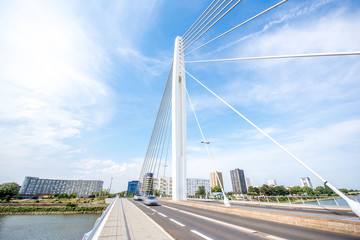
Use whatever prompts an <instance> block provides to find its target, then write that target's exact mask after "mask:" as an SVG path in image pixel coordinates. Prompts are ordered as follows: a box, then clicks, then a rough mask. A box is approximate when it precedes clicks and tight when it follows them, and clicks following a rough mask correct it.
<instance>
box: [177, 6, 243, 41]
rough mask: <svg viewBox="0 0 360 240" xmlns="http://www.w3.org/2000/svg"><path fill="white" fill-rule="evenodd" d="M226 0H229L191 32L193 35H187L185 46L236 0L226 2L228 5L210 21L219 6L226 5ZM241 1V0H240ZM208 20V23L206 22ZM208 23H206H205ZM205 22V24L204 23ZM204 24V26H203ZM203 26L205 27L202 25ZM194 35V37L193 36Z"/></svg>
mask: <svg viewBox="0 0 360 240" xmlns="http://www.w3.org/2000/svg"><path fill="white" fill-rule="evenodd" d="M226 1H227V0H224V1H223V2H222V3H221V4H220V5H219V6H218V7H217V8H216V9H215V10H214V11H213V12H212V13H211V14H210V15H209V16H208V17H207V18H206V19H205V20H204V22H203V23H202V24H200V25H199V26H198V27H197V29H195V30H194V32H193V33H192V34H191V35H189V36H188V37H186V38H185V39H184V41H185V44H184V46H186V45H187V44H188V43H189V42H190V41H191V40H193V39H194V38H195V37H196V36H197V35H198V34H199V33H201V31H202V30H203V29H204V28H205V27H206V26H208V25H209V24H210V23H211V22H212V21H213V20H214V19H215V18H216V17H217V16H218V15H219V14H220V13H221V12H222V11H224V10H225V8H227V7H228V6H229V5H230V4H231V3H232V2H233V1H234V0H230V2H228V4H226V6H225V7H223V8H222V9H221V10H220V11H219V12H218V13H217V14H216V15H215V16H214V17H213V18H212V19H210V21H208V19H209V18H210V17H212V16H213V15H214V14H215V13H216V12H217V11H218V10H219V8H220V7H221V6H222V5H224V4H225V3H226ZM240 1H241V0H240ZM206 22H207V23H206ZM205 23H206V24H205ZM204 24H205V25H204ZM203 25H204V26H203ZM202 26H203V27H202ZM200 27H202V28H201V29H200V30H198V29H199V28H200ZM194 33H196V34H194ZM191 36H192V37H191ZM190 37H191V38H190ZM188 38H190V39H188Z"/></svg>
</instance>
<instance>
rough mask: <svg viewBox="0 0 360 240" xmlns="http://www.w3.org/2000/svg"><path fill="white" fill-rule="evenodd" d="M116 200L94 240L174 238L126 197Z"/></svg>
mask: <svg viewBox="0 0 360 240" xmlns="http://www.w3.org/2000/svg"><path fill="white" fill-rule="evenodd" d="M115 201H116V202H115V203H114V205H113V206H112V207H111V209H110V210H109V212H108V214H107V216H106V217H105V218H104V220H103V224H102V225H101V226H100V227H99V229H98V230H97V231H96V233H95V235H94V237H93V238H92V239H93V240H94V239H95V240H97V239H98V240H130V239H139V240H142V239H144V240H145V239H150V240H151V239H160V240H162V239H164V240H165V239H166V240H168V239H173V238H172V237H171V236H170V235H169V234H168V233H166V232H165V231H164V230H163V229H162V228H161V227H160V226H159V225H158V224H157V223H155V222H154V221H153V220H152V219H150V218H149V217H148V216H147V215H145V214H144V213H143V212H142V211H141V210H140V209H139V208H137V207H136V206H135V205H134V204H133V203H131V202H130V201H129V200H127V199H126V198H119V199H116V200H115Z"/></svg>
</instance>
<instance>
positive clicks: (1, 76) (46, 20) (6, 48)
mask: <svg viewBox="0 0 360 240" xmlns="http://www.w3.org/2000/svg"><path fill="white" fill-rule="evenodd" d="M0 16H1V17H0V24H1V28H0V52H1V55H0V65H1V66H2V70H1V72H0V84H1V87H0V96H1V101H0V122H1V127H0V132H1V133H2V134H1V135H0V143H1V148H0V156H2V159H6V160H7V161H9V160H11V159H17V158H19V157H23V158H26V157H27V158H38V157H39V156H46V155H49V154H55V153H56V152H61V151H64V150H68V149H70V148H71V146H70V145H68V144H67V143H65V142H64V140H65V139H68V138H74V137H81V131H83V129H84V128H85V127H86V126H89V125H94V124H102V123H103V122H105V121H107V119H108V118H109V116H110V115H109V114H111V105H109V104H108V103H109V102H108V101H109V98H110V97H111V92H110V90H109V89H108V87H107V86H106V84H105V83H104V82H103V81H102V80H101V78H100V77H101V74H102V72H101V71H102V64H103V62H104V61H106V59H105V58H104V56H103V53H102V50H101V48H100V47H98V46H97V45H96V43H94V42H93V41H92V40H91V39H90V38H89V37H88V36H87V33H86V32H85V31H84V30H83V29H82V28H81V26H80V25H79V24H78V23H79V21H78V19H76V18H75V17H74V16H73V15H72V14H71V12H70V11H68V10H67V9H66V8H65V7H64V6H61V5H59V4H57V3H55V2H45V1H44V2H43V1H36V2H29V1H20V2H6V3H5V2H3V3H1V10H0Z"/></svg>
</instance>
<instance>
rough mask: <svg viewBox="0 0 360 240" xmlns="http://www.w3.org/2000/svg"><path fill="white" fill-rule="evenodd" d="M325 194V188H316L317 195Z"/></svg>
mask: <svg viewBox="0 0 360 240" xmlns="http://www.w3.org/2000/svg"><path fill="white" fill-rule="evenodd" d="M324 193H325V188H324V187H323V186H317V187H316V188H315V195H321V194H324Z"/></svg>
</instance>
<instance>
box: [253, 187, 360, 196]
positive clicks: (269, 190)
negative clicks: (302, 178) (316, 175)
mask: <svg viewBox="0 0 360 240" xmlns="http://www.w3.org/2000/svg"><path fill="white" fill-rule="evenodd" d="M339 190H340V191H341V192H343V193H345V194H348V193H351V192H357V190H353V189H350V190H347V189H346V188H340V189H339ZM247 194H248V195H254V196H259V195H265V196H286V195H309V196H317V195H328V196H331V195H333V194H335V193H334V191H333V190H331V189H330V188H329V187H328V186H326V185H325V186H318V187H316V188H315V189H312V188H311V187H306V186H305V187H300V186H293V187H290V188H285V187H284V186H274V187H273V186H269V185H266V184H264V185H262V186H261V187H253V186H250V187H249V188H248V193H247Z"/></svg>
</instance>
